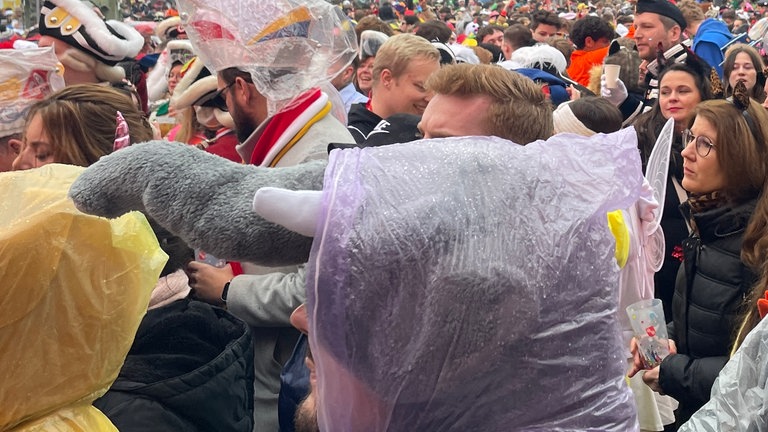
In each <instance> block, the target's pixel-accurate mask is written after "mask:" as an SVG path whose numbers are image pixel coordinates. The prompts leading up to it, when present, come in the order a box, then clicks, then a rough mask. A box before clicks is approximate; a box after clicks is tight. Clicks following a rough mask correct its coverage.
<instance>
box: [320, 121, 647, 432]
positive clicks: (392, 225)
mask: <svg viewBox="0 0 768 432" xmlns="http://www.w3.org/2000/svg"><path fill="white" fill-rule="evenodd" d="M642 179H643V178H642V173H641V168H640V162H639V158H638V154H637V149H636V138H635V134H634V131H633V130H632V129H629V130H625V131H620V132H618V133H616V134H612V135H607V136H596V137H593V138H591V139H586V138H577V137H573V136H566V137H565V138H563V137H554V138H552V139H550V140H548V141H546V142H543V141H540V142H536V143H532V144H529V145H527V146H525V147H522V146H517V145H515V144H513V143H510V142H507V141H504V140H501V139H498V138H487V137H465V138H453V139H445V140H427V141H422V142H418V143H410V144H400V145H394V146H387V147H379V148H366V149H353V150H344V151H335V152H332V154H331V157H330V161H329V166H328V169H327V170H326V178H325V183H324V184H325V187H324V191H323V197H324V198H323V210H322V215H321V218H320V220H319V222H318V228H317V232H316V236H315V242H314V243H313V250H312V253H311V256H310V261H309V263H310V265H309V277H308V281H310V283H309V286H308V307H309V309H308V311H309V317H310V329H311V332H310V344H311V347H312V352H313V357H314V359H315V363H316V366H317V374H318V391H319V395H318V404H319V413H318V415H319V422H320V426H321V430H333V431H351V430H372V431H377V430H381V431H384V430H395V431H398V430H446V431H452V430H456V431H459V430H491V431H492V430H556V431H559V430H615V431H627V430H634V429H636V428H637V422H636V416H635V412H634V407H633V402H632V396H631V394H630V392H629V389H628V387H627V385H626V382H625V380H624V370H625V359H624V355H623V351H624V350H623V346H622V343H621V337H620V332H619V326H618V322H617V318H616V316H617V302H618V298H617V286H618V267H617V265H616V263H615V260H614V259H613V256H614V240H613V238H612V236H611V234H610V232H609V230H608V226H607V220H606V217H605V213H606V212H607V211H609V210H614V209H616V208H624V207H629V206H630V205H631V204H633V203H634V202H635V201H636V200H637V198H638V197H639V195H640V190H641V185H642Z"/></svg>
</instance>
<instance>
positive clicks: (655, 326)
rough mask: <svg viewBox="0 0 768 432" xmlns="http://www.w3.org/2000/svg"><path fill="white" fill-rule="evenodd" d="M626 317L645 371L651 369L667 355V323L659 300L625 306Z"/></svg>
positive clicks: (643, 301) (642, 301)
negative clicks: (630, 325)
mask: <svg viewBox="0 0 768 432" xmlns="http://www.w3.org/2000/svg"><path fill="white" fill-rule="evenodd" d="M627 315H629V322H630V323H631V324H632V331H633V332H634V333H635V338H636V339H637V346H638V350H639V352H640V357H641V358H642V360H643V366H644V367H645V369H653V368H655V367H656V366H658V365H659V364H661V361H662V360H663V359H664V357H666V356H668V355H669V342H668V336H667V323H666V321H665V320H664V308H663V307H662V304H661V300H659V299H651V300H641V301H639V302H637V303H633V304H631V305H629V306H627Z"/></svg>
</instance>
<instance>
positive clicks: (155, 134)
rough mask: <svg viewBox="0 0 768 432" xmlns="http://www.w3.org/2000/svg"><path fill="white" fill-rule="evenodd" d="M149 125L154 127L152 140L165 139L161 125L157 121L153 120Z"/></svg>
mask: <svg viewBox="0 0 768 432" xmlns="http://www.w3.org/2000/svg"><path fill="white" fill-rule="evenodd" d="M149 125H150V126H151V127H152V139H154V140H161V139H163V133H162V132H161V131H160V123H158V122H157V120H153V121H152V122H151V123H149Z"/></svg>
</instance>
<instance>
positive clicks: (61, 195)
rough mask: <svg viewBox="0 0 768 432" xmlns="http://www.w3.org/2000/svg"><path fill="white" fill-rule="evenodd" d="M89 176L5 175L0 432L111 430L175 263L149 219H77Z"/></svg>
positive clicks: (50, 169) (49, 170)
mask: <svg viewBox="0 0 768 432" xmlns="http://www.w3.org/2000/svg"><path fill="white" fill-rule="evenodd" d="M82 170H83V168H80V167H73V166H66V165H48V166H45V167H42V168H39V169H36V170H30V171H23V172H12V173H3V174H0V197H2V198H1V201H0V275H1V276H0V281H1V283H0V431H42V430H45V431H113V430H116V428H115V427H114V426H113V425H112V423H110V421H109V420H108V419H107V418H106V417H105V416H104V415H103V414H101V412H99V411H98V410H97V409H96V408H93V407H92V406H91V403H92V402H93V400H94V399H96V398H97V397H99V396H101V395H102V394H104V393H105V392H106V391H107V389H108V388H109V386H110V385H111V383H112V382H113V381H114V380H115V378H116V377H117V374H118V372H119V371H120V367H121V366H122V364H123V361H124V359H125V356H126V354H127V353H128V349H129V348H130V347H131V344H132V343H133V338H134V335H135V333H136V329H137V327H138V325H139V322H140V321H141V319H142V317H143V316H144V313H145V312H146V309H147V304H148V302H149V296H150V293H151V291H152V288H153V287H154V286H155V283H156V282H157V278H158V275H159V273H160V270H161V269H162V267H163V265H164V263H165V261H166V260H167V256H166V255H165V254H164V253H163V252H162V250H161V249H160V247H159V246H158V244H157V240H156V239H155V236H154V235H153V233H152V230H151V228H150V226H149V224H148V223H147V221H146V219H145V218H144V216H143V215H141V214H140V213H130V214H127V215H125V216H123V217H121V218H118V219H114V220H108V219H104V218H98V217H94V216H88V215H85V214H83V213H81V212H79V211H77V210H76V209H75V207H74V205H73V204H72V202H71V201H70V200H69V199H68V198H67V191H68V189H69V186H70V185H71V184H72V182H73V181H74V179H75V178H76V177H77V176H78V175H79V174H80V173H81V172H82Z"/></svg>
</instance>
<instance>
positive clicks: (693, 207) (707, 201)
mask: <svg viewBox="0 0 768 432" xmlns="http://www.w3.org/2000/svg"><path fill="white" fill-rule="evenodd" d="M725 201H726V199H725V195H724V194H722V193H721V192H720V191H714V192H710V193H707V194H691V196H690V198H688V201H686V202H685V204H684V206H685V207H686V210H687V212H686V213H687V217H688V222H689V223H690V225H691V229H693V231H694V232H697V231H698V229H697V228H696V220H695V219H694V217H693V216H694V215H696V214H699V213H703V212H705V211H708V210H712V209H715V208H718V207H722V206H723V204H725Z"/></svg>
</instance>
